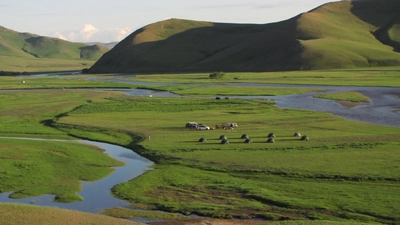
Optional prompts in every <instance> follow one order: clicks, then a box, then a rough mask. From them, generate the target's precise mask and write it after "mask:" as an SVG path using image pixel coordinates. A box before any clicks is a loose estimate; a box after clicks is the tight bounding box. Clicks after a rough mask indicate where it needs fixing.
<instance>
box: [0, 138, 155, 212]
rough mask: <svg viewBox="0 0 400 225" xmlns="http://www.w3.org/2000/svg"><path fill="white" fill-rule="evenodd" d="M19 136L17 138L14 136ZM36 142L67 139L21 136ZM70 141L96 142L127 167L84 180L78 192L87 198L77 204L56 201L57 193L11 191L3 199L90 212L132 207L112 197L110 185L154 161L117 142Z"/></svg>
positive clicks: (80, 141) (2, 195) (116, 168)
mask: <svg viewBox="0 0 400 225" xmlns="http://www.w3.org/2000/svg"><path fill="white" fill-rule="evenodd" d="M14 139H17V138H14ZM19 139H25V140H26V139H27V140H37V141H43V140H46V141H64V140H50V139H48V140H47V139H33V138H32V139H31V138H19ZM68 141H71V142H79V143H83V144H89V145H94V146H97V147H99V148H102V149H104V150H105V153H106V154H108V155H109V156H110V157H112V158H115V159H117V160H119V161H122V162H124V163H125V165H124V166H120V167H114V168H115V171H114V172H113V173H112V174H110V175H109V176H107V177H105V178H103V179H101V180H98V181H94V182H81V187H82V190H81V192H79V193H78V195H80V196H82V197H83V198H84V200H83V201H80V202H74V203H61V202H54V201H53V200H54V197H55V196H54V195H42V196H35V197H29V198H23V199H11V198H9V195H10V194H11V193H12V192H7V193H1V194H0V202H3V203H4V202H9V203H21V204H34V205H40V206H51V207H58V208H63V209H71V210H78V211H82V212H89V213H101V212H102V211H103V210H105V209H107V208H113V207H124V208H131V206H130V205H129V202H128V201H125V200H120V199H117V198H115V197H113V195H112V193H111V188H112V187H113V186H114V185H116V184H120V183H122V182H126V181H128V180H131V179H133V178H135V177H137V176H139V175H141V174H143V173H144V172H145V171H146V170H150V168H149V166H150V165H152V164H153V162H152V161H150V160H148V159H146V158H143V157H141V156H140V155H138V154H136V153H135V152H133V151H132V150H130V149H127V148H123V147H120V146H117V145H112V144H106V143H101V142H95V141H86V140H76V141H74V140H68Z"/></svg>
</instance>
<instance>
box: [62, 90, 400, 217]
mask: <svg viewBox="0 0 400 225" xmlns="http://www.w3.org/2000/svg"><path fill="white" fill-rule="evenodd" d="M111 121H112V122H111ZM188 121H197V122H199V123H205V124H207V125H209V126H213V125H214V124H223V123H227V122H237V123H238V124H239V127H238V128H237V129H234V130H233V131H227V130H210V131H197V130H188V129H185V128H184V124H185V123H186V122H188ZM93 124H96V126H94V127H97V128H98V130H97V131H94V132H93V133H90V132H86V133H81V132H79V131H78V132H79V133H76V135H77V136H81V137H82V138H89V139H95V137H96V136H97V135H98V134H97V133H98V132H101V131H99V130H100V128H102V129H104V128H108V129H109V130H121V131H122V130H124V131H125V132H130V133H136V134H140V135H141V136H143V137H146V136H148V135H150V136H151V139H150V140H147V139H146V140H144V141H142V142H141V143H140V146H135V145H133V144H132V143H130V142H129V139H126V140H125V141H123V140H118V141H117V142H119V143H122V142H124V143H123V144H124V145H128V146H131V148H133V149H135V151H137V152H139V153H140V154H142V155H144V156H146V157H148V158H150V159H152V160H154V161H155V162H156V163H157V164H156V165H155V170H152V171H149V172H147V173H146V174H145V175H143V176H141V177H139V178H136V179H134V180H132V181H130V182H127V183H123V184H120V185H117V186H115V187H114V188H113V192H114V193H115V195H116V196H118V197H120V198H124V199H127V200H129V201H131V202H132V203H133V204H134V205H135V206H137V207H145V208H147V209H161V210H165V211H169V212H180V213H183V214H191V213H195V214H199V215H205V216H211V217H222V218H231V217H238V218H248V217H252V216H256V217H261V218H265V219H270V220H281V219H301V218H304V216H306V217H307V218H310V219H329V220H341V219H355V220H362V221H372V222H374V221H375V222H387V221H399V217H398V216H397V215H398V214H399V212H397V208H398V205H397V204H398V202H400V201H399V200H400V199H399V198H398V195H399V194H400V192H399V190H400V189H399V183H398V182H399V180H400V168H399V167H398V160H399V159H400V158H398V154H397V153H398V150H397V149H399V142H398V139H399V137H400V133H399V128H393V127H383V126H376V125H370V124H363V123H356V122H351V121H346V120H343V119H341V118H339V117H336V116H332V115H331V114H328V113H318V112H310V111H303V110H288V109H279V108H276V107H275V106H274V103H273V102H271V101H266V100H241V99H232V100H229V101H218V100H214V99H212V98H210V99H204V98H202V99H190V98H140V97H138V98H135V97H126V98H124V99H110V101H107V102H102V103H98V104H88V105H85V106H83V107H79V108H77V109H76V110H73V111H71V112H70V113H68V116H65V117H60V118H58V120H57V121H56V124H55V125H56V126H58V127H59V128H60V129H62V130H64V131H65V132H68V133H71V134H74V132H75V131H76V130H79V126H82V127H88V126H93ZM69 126H70V128H69ZM72 128H73V129H72ZM77 128H78V129H77ZM270 132H273V133H275V135H276V138H275V143H273V144H271V143H266V140H267V135H268V133H270ZM295 132H301V133H302V134H306V135H308V136H309V137H310V141H300V138H299V137H294V136H293V134H294V133H295ZM242 134H247V135H248V136H249V137H250V138H251V139H252V143H251V144H246V143H244V140H243V139H241V135H242ZM220 135H226V136H227V137H228V140H229V144H225V145H223V144H220V141H221V140H219V136H220ZM201 137H203V138H206V139H207V142H206V143H201V142H199V139H200V138H201Z"/></svg>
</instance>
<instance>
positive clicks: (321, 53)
mask: <svg viewBox="0 0 400 225" xmlns="http://www.w3.org/2000/svg"><path fill="white" fill-rule="evenodd" d="M399 3H400V1H397V0H359V1H340V2H333V3H328V4H325V5H322V6H320V7H318V8H316V9H314V10H311V11H310V12H307V13H304V14H301V15H298V16H296V17H293V18H291V19H289V20H286V21H282V22H278V23H272V24H228V23H211V22H199V21H188V20H179V19H169V20H165V21H161V22H157V23H154V24H150V25H148V26H146V27H143V28H141V29H139V30H137V31H135V32H134V33H132V34H131V35H129V36H128V37H127V38H126V39H124V40H123V41H121V42H120V43H119V44H117V45H116V46H115V47H114V48H113V49H112V50H111V51H109V52H108V53H106V54H105V55H103V57H102V58H100V59H99V60H98V61H97V62H96V63H95V65H94V66H93V67H92V68H90V72H91V73H107V72H197V71H205V72H209V71H277V70H301V69H327V68H352V67H368V66H386V65H400V53H398V52H396V51H397V50H398V49H399V48H400V44H399V43H400V42H399V40H400V23H399V21H400V19H399V15H400V4H399Z"/></svg>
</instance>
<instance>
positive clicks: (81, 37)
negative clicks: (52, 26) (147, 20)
mask: <svg viewBox="0 0 400 225" xmlns="http://www.w3.org/2000/svg"><path fill="white" fill-rule="evenodd" d="M132 32H133V31H132V28H128V27H125V28H108V29H105V30H100V29H98V28H96V27H95V26H93V25H91V24H85V25H83V26H82V27H79V28H77V29H75V30H72V31H63V32H56V33H54V34H52V35H51V36H52V37H57V38H60V39H63V40H67V41H72V42H104V43H107V42H115V41H121V40H122V39H123V38H125V37H126V36H128V35H129V34H130V33H132Z"/></svg>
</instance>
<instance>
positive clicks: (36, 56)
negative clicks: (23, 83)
mask: <svg viewBox="0 0 400 225" xmlns="http://www.w3.org/2000/svg"><path fill="white" fill-rule="evenodd" d="M107 51H109V49H108V48H107V47H105V46H102V45H93V46H88V45H86V44H82V43H73V42H68V41H64V40H61V39H58V38H50V37H43V36H38V35H35V34H30V33H19V32H16V31H13V30H10V29H7V28H4V27H1V26H0V71H16V72H22V71H46V70H47V71H57V70H79V69H82V67H83V68H84V67H88V66H91V65H93V64H94V62H95V61H96V60H98V59H99V58H100V57H101V56H102V55H103V54H104V53H105V52H107Z"/></svg>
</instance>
